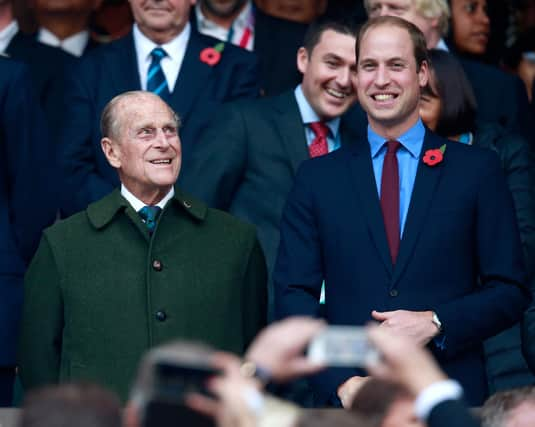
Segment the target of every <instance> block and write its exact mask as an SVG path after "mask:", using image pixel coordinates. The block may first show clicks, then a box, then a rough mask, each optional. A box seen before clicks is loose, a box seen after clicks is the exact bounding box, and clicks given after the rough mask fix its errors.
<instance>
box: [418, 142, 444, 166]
mask: <svg viewBox="0 0 535 427" xmlns="http://www.w3.org/2000/svg"><path fill="white" fill-rule="evenodd" d="M445 151H446V144H444V145H442V146H441V147H440V148H435V149H433V150H427V151H426V152H425V154H424V158H423V161H424V163H425V164H426V165H427V166H435V165H438V164H439V163H440V162H442V160H444V152H445Z"/></svg>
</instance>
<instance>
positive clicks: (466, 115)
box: [429, 49, 477, 137]
mask: <svg viewBox="0 0 535 427" xmlns="http://www.w3.org/2000/svg"><path fill="white" fill-rule="evenodd" d="M429 58H430V59H431V61H430V64H429V69H430V71H431V73H430V76H431V79H433V81H434V83H435V86H436V88H437V91H438V93H437V94H436V95H438V97H439V98H440V100H441V108H440V116H439V118H438V122H437V128H436V130H435V132H436V133H438V134H439V135H441V136H444V137H451V136H455V135H460V134H462V133H466V132H472V131H473V130H474V127H475V121H476V112H477V102H476V97H475V95H474V91H473V89H472V86H471V85H470V82H469V81H468V78H467V77H466V74H465V73H464V71H463V69H462V66H461V64H460V63H459V61H457V60H456V59H455V58H454V57H453V55H451V54H450V53H448V52H445V51H443V50H438V49H431V50H430V51H429Z"/></svg>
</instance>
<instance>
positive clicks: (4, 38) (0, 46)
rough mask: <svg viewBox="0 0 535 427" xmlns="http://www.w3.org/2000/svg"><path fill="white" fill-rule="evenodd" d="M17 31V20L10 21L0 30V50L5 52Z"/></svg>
mask: <svg viewBox="0 0 535 427" xmlns="http://www.w3.org/2000/svg"><path fill="white" fill-rule="evenodd" d="M18 32H19V24H17V21H11V23H9V25H8V26H7V27H6V28H4V29H3V30H2V31H0V52H2V53H3V52H5V51H6V49H7V47H8V46H9V43H11V40H13V37H15V34H17V33H18Z"/></svg>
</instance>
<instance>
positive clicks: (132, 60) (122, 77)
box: [107, 32, 141, 93]
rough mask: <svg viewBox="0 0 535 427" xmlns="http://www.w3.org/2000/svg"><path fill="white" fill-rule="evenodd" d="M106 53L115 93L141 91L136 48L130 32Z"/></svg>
mask: <svg viewBox="0 0 535 427" xmlns="http://www.w3.org/2000/svg"><path fill="white" fill-rule="evenodd" d="M112 49H113V50H112ZM108 53H109V55H108V56H107V59H108V62H109V66H108V69H109V70H110V74H111V80H112V82H113V87H114V88H115V89H116V92H117V93H123V92H127V91H129V90H141V78H140V77H139V68H138V65H137V58H136V47H135V45H134V37H133V36H132V32H130V33H129V34H128V35H127V36H125V37H124V38H122V39H120V40H118V41H117V42H115V43H112V44H110V52H108Z"/></svg>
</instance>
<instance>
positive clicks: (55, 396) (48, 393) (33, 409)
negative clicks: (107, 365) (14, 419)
mask: <svg viewBox="0 0 535 427" xmlns="http://www.w3.org/2000/svg"><path fill="white" fill-rule="evenodd" d="M71 426H77V427H121V405H120V402H119V399H118V398H117V396H115V394H113V393H112V392H110V391H108V390H105V389H103V388H102V387H100V386H97V385H95V384H88V383H85V384H84V383H80V384H62V385H59V386H48V387H44V388H41V389H38V390H35V391H32V392H30V393H28V394H27V396H26V398H25V399H24V404H23V407H22V412H21V416H20V418H19V421H18V427H71Z"/></svg>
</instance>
